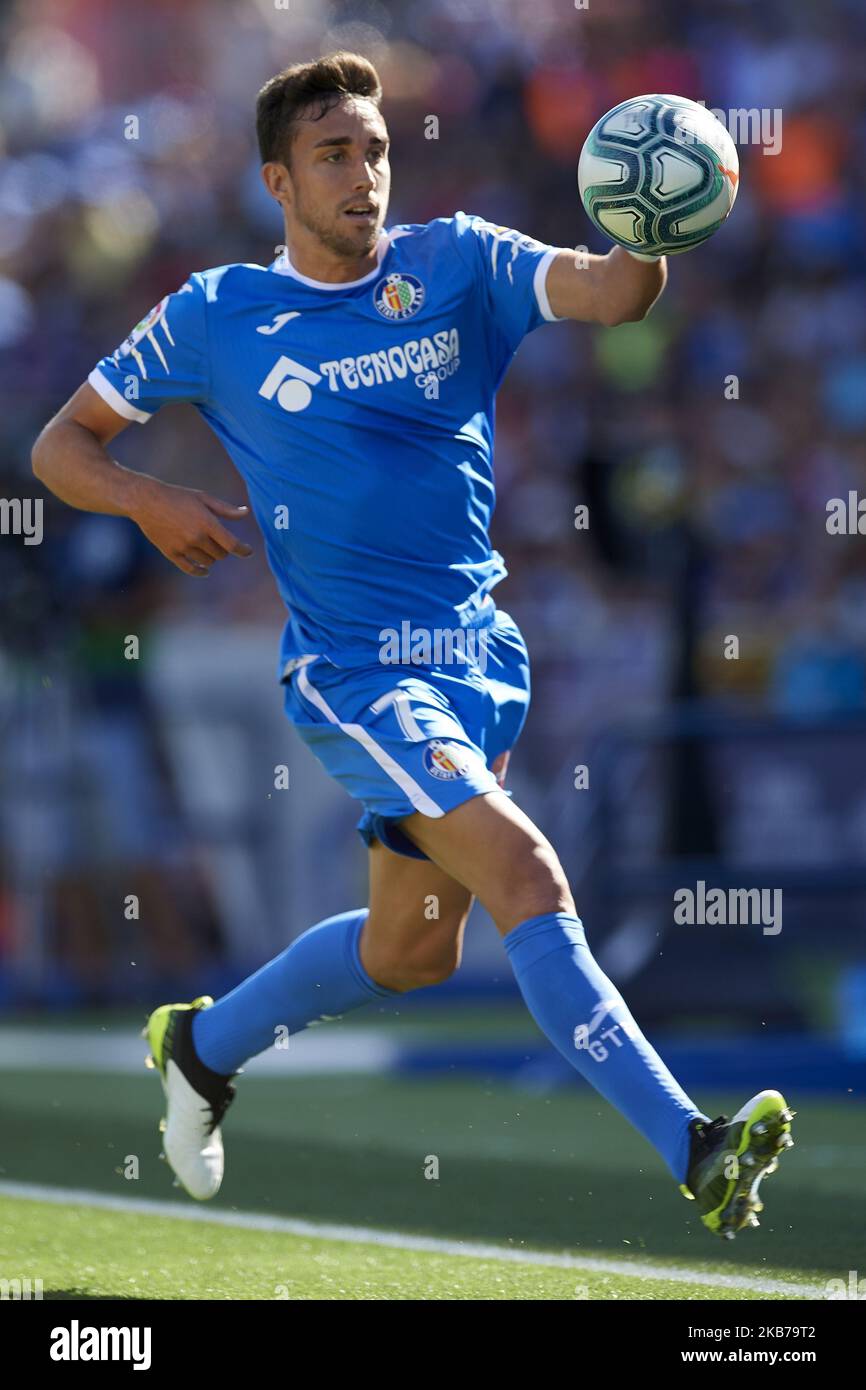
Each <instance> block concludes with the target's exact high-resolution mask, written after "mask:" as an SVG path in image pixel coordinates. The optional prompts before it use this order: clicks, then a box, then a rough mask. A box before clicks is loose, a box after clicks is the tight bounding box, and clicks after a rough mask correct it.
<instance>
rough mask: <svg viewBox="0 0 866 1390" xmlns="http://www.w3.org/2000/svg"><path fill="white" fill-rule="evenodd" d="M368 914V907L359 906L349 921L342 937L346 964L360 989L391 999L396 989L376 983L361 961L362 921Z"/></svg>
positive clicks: (381, 997) (363, 921)
mask: <svg viewBox="0 0 866 1390" xmlns="http://www.w3.org/2000/svg"><path fill="white" fill-rule="evenodd" d="M368 915H369V909H368V908H366V907H365V908H361V909H359V911H358V912H357V913H356V914H355V917H354V920H353V921H351V922H349V924H348V929H347V931H346V935H345V936H344V938H343V945H344V948H345V959H346V965H347V966H348V967H349V970H350V972H351V974H352V976H353V977H354V979H355V980H357V982H358V984H359V985H360V986H361V988H362V989H365V990H366V991H367V993H368V994H372V995H373V996H374V997H375V998H377V999H391V998H392V997H393V996H394V995H395V994H399V993H400V991H399V990H398V989H388V987H387V986H386V985H380V984H377V983H376V981H375V980H374V979H373V978H372V976H370V975H368V974H367V972H366V970H365V969H364V966H363V965H362V963H361V932H362V930H363V927H364V923H365V922H366V920H367V917H368Z"/></svg>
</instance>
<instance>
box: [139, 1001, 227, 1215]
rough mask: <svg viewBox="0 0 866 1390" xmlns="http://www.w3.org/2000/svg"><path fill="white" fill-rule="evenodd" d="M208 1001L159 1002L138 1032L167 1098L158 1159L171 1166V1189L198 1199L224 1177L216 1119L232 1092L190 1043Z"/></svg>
mask: <svg viewBox="0 0 866 1390" xmlns="http://www.w3.org/2000/svg"><path fill="white" fill-rule="evenodd" d="M212 1003H213V1000H212V999H211V998H210V996H209V995H202V997H201V998H200V999H194V1000H193V1002H192V1003H191V1004H163V1005H161V1006H160V1008H158V1009H154V1011H153V1013H152V1014H151V1015H150V1017H149V1018H148V1020H147V1023H146V1025H145V1027H144V1028H143V1029H142V1034H141V1036H142V1037H143V1038H146V1039H147V1041H148V1043H149V1044H150V1056H149V1057H148V1058H147V1059H146V1065H147V1066H149V1067H155V1068H156V1069H157V1070H158V1071H159V1074H160V1078H161V1080H162V1089H163V1090H164V1092H165V1098H166V1115H165V1118H164V1119H163V1120H160V1125H159V1127H160V1130H161V1131H162V1136H163V1145H164V1148H165V1152H164V1154H160V1157H161V1158H165V1159H166V1160H167V1161H168V1163H169V1165H170V1167H171V1168H172V1170H173V1172H174V1174H175V1187H184V1188H185V1189H186V1191H187V1192H188V1193H189V1195H190V1197H195V1198H196V1200H197V1201H199V1202H206V1201H207V1200H208V1198H209V1197H214V1196H215V1195H216V1193H217V1192H218V1191H219V1188H220V1183H221V1182H222V1180H223V1169H224V1166H225V1164H224V1156H223V1141H222V1134H221V1132H220V1123H221V1121H222V1118H223V1116H224V1114H225V1112H226V1110H227V1109H228V1107H229V1106H230V1105H231V1103H232V1100H233V1099H234V1095H235V1088H234V1086H232V1085H231V1084H230V1082H229V1078H228V1077H226V1076H220V1075H219V1074H218V1073H217V1072H214V1071H211V1069H210V1068H209V1067H206V1066H205V1065H204V1063H203V1062H202V1061H201V1059H200V1058H199V1056H198V1054H197V1052H196V1050H195V1047H194V1046H193V1039H192V1021H193V1018H194V1017H195V1015H196V1013H197V1012H198V1010H199V1009H208V1008H210V1006H211V1004H212ZM236 1074H237V1073H233V1075H236Z"/></svg>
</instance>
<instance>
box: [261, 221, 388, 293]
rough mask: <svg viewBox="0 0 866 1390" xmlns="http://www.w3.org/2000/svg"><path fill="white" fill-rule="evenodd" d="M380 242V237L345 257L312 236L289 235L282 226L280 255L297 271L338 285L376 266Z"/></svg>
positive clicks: (311, 277) (365, 273) (359, 277)
mask: <svg viewBox="0 0 866 1390" xmlns="http://www.w3.org/2000/svg"><path fill="white" fill-rule="evenodd" d="M380 242H381V237H380V238H379V240H377V242H376V244H375V245H374V246H373V248H372V250H371V251H368V252H367V254H366V255H364V256H349V257H346V256H340V255H339V254H338V253H337V252H336V251H332V250H330V248H329V247H327V246H323V245H322V243H321V242H320V241H318V240H317V239H315V238H312V237H298V235H297V234H295V235H294V236H293V237H291V238H290V236H289V231H288V228H286V242H285V246H286V249H285V252H284V255H285V256H286V258H287V259H288V261H289V263H290V264H291V266H292V269H293V270H294V271H296V273H297V274H298V275H303V276H305V277H306V278H307V279H309V280H319V281H321V282H322V284H326V285H342V284H346V283H348V282H351V281H352V280H360V279H362V278H363V276H365V275H369V274H370V272H371V271H373V270H375V269H376V266H377V265H378V264H379V259H380V249H381V248H380Z"/></svg>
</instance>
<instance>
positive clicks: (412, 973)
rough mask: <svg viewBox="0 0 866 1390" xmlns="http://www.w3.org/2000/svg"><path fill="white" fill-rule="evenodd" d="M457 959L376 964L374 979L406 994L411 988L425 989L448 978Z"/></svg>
mask: <svg viewBox="0 0 866 1390" xmlns="http://www.w3.org/2000/svg"><path fill="white" fill-rule="evenodd" d="M459 963H460V962H459V960H455V959H449V958H445V957H443V958H441V959H439V958H435V957H434V958H433V959H430V960H423V959H422V960H418V961H412V960H408V961H406V960H404V961H395V962H393V963H388V962H387V961H383V962H381V964H378V965H377V966H376V973H375V976H374V978H375V980H376V983H377V984H379V985H383V986H384V987H385V989H395V990H397V991H398V992H399V993H400V994H407V993H408V992H409V991H410V990H413V989H426V988H427V987H428V986H429V985H441V984H442V983H443V982H444V981H445V980H448V979H450V977H451V976H452V975H453V974H454V972H455V970H456V969H457V967H458V965H459Z"/></svg>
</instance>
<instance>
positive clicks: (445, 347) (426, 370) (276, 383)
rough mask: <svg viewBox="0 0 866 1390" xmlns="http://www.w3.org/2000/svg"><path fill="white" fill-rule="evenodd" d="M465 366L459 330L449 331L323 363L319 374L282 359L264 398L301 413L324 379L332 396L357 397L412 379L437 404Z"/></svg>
mask: <svg viewBox="0 0 866 1390" xmlns="http://www.w3.org/2000/svg"><path fill="white" fill-rule="evenodd" d="M459 366H460V336H459V334H458V332H457V329H456V328H444V329H442V331H441V332H440V333H434V334H433V335H432V337H429V338H410V340H409V342H407V343H395V344H394V345H393V346H392V347H389V348H382V349H379V350H377V351H376V352H362V353H361V354H360V355H359V356H358V357H341V358H339V359H334V360H333V361H331V362H320V363H319V370H318V372H315V371H312V370H311V368H309V367H305V366H303V365H302V363H300V362H295V361H294V360H293V358H291V357H279V358H277V361H276V362H275V363H274V365H273V367H272V368H271V370H270V371H269V372H268V374H267V376H266V377H265V379H264V381H263V382H262V384H261V386H260V387H259V395H260V396H264V398H265V400H267V401H271V400H274V398H276V401H277V404H278V405H280V406H282V408H283V410H288V411H292V412H295V411H298V410H305V409H306V408H307V406H308V405H309V404H310V401H311V400H312V398H313V393H312V390H311V388H312V387H313V386H316V385H317V384H318V383H319V382H320V381H321V380H322V378H323V377H327V380H328V387H329V389H330V390H331V391H340V390H342V389H343V388H345V389H346V390H347V391H357V390H358V389H359V388H360V387H362V386H381V385H382V384H383V382H391V381H402V380H404V379H405V378H407V377H408V376H410V375H411V376H412V378H413V380H414V382H415V385H416V386H417V387H418V388H419V389H420V390H422V391H423V392H424V395H425V397H426V399H427V400H433V399H437V398H438V396H439V383H440V381H445V379H446V378H447V377H449V376H452V375H453V374H454V372H456V371H457V368H458V367H459Z"/></svg>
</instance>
